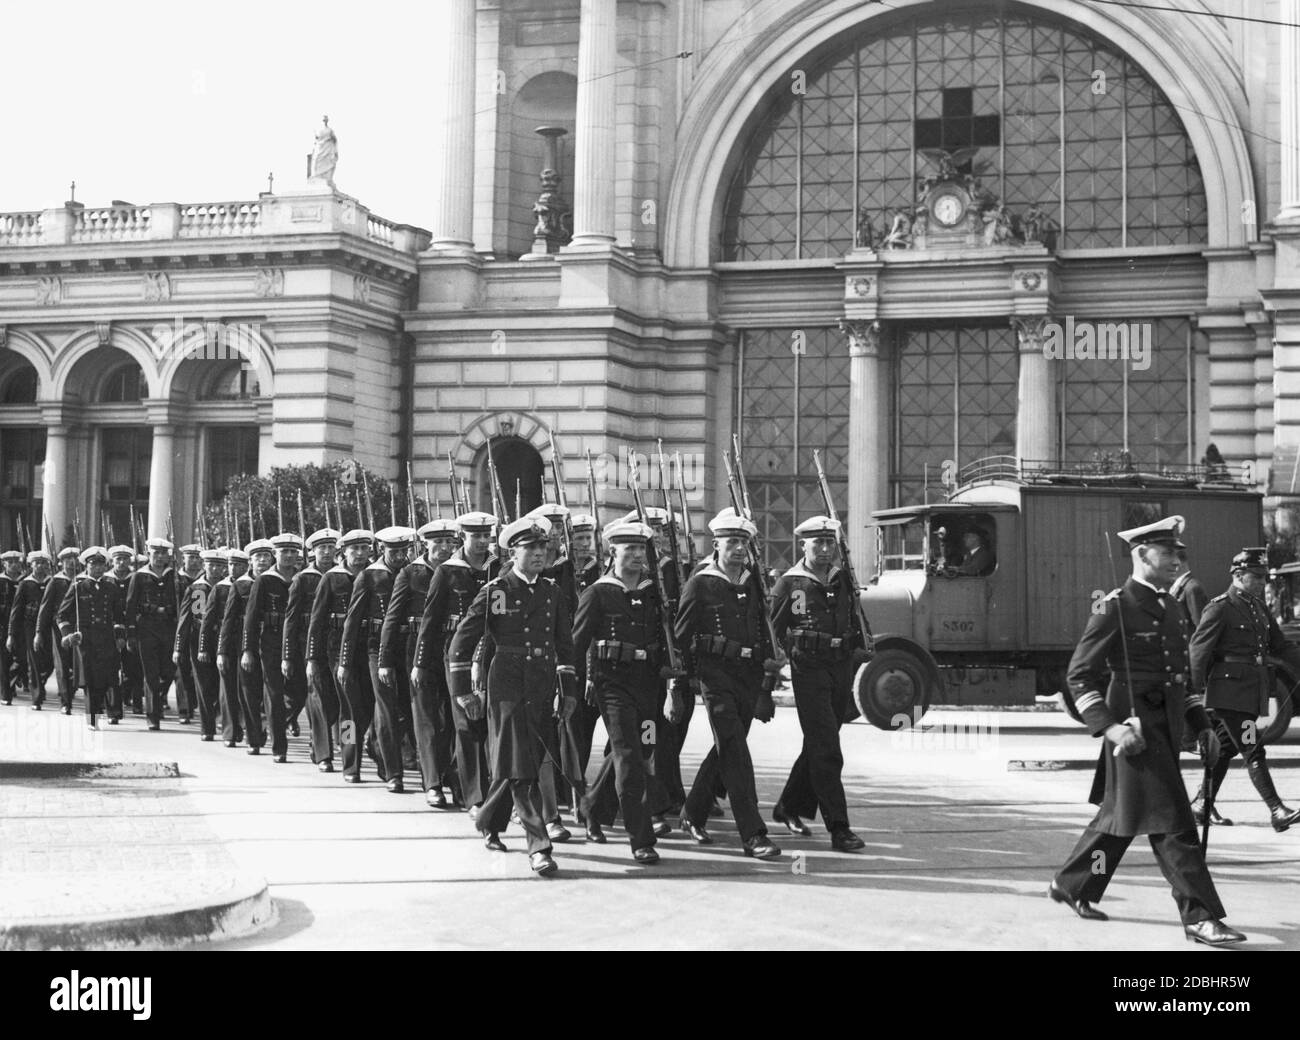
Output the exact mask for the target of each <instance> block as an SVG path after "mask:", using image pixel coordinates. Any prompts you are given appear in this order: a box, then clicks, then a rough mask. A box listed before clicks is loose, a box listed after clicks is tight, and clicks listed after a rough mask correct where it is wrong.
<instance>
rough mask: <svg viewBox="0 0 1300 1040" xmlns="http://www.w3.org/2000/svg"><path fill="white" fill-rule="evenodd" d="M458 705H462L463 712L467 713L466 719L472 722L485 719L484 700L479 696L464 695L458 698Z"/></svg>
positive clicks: (472, 694) (473, 694)
mask: <svg viewBox="0 0 1300 1040" xmlns="http://www.w3.org/2000/svg"><path fill="white" fill-rule="evenodd" d="M456 703H457V704H459V705H460V708H461V711H463V712H464V713H465V718H467V719H469V720H470V721H471V722H475V721H477V720H478V719H481V718H482V717H483V698H482V697H480V696H479V695H478V694H476V693H467V694H462V695H461V696H459V697H457V698H456Z"/></svg>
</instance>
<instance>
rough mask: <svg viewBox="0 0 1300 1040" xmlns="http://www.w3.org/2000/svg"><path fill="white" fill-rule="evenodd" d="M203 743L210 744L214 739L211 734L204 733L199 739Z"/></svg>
mask: <svg viewBox="0 0 1300 1040" xmlns="http://www.w3.org/2000/svg"><path fill="white" fill-rule="evenodd" d="M199 739H200V740H202V741H203V742H204V743H207V744H210V743H212V741H213V740H215V739H216V738H215V737H214V736H213V735H212V734H211V733H204V734H202V735H201V736H200V737H199Z"/></svg>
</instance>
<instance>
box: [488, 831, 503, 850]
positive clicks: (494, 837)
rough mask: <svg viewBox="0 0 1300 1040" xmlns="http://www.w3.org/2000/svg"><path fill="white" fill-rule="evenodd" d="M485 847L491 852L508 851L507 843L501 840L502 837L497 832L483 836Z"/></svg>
mask: <svg viewBox="0 0 1300 1040" xmlns="http://www.w3.org/2000/svg"><path fill="white" fill-rule="evenodd" d="M483 847H484V848H485V849H488V850H489V851H491V852H505V851H506V843H505V842H504V841H502V840H501V835H499V834H497V833H496V832H495V831H492V832H491V833H488V834H484V835H483Z"/></svg>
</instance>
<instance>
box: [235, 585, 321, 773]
mask: <svg viewBox="0 0 1300 1040" xmlns="http://www.w3.org/2000/svg"><path fill="white" fill-rule="evenodd" d="M288 606H289V582H288V581H286V580H285V579H284V577H283V575H281V574H280V572H279V571H278V570H276V568H275V567H268V568H267V569H266V570H265V571H263V572H262V573H261V574H259V575H258V576H257V578H256V579H254V581H253V586H252V589H251V590H250V591H249V593H248V605H247V606H246V607H245V608H244V638H243V643H242V646H241V649H242V650H243V652H244V653H246V654H252V656H253V660H254V661H255V662H257V664H258V666H259V667H260V671H261V676H262V689H261V698H260V701H259V702H258V707H259V708H260V710H261V712H262V714H263V716H264V718H265V720H266V724H267V725H268V726H269V728H270V730H271V754H273V755H275V756H276V757H277V758H279V757H282V756H284V755H287V754H288V753H289V734H288V726H289V706H290V703H291V702H295V701H297V700H298V698H297V694H296V692H295V693H294V694H290V692H289V689H290V687H293V688H294V689H295V691H296V689H297V687H298V686H299V685H301V684H303V683H305V682H306V680H305V678H304V677H303V675H302V674H301V673H297V674H295V676H294V678H293V679H291V680H288V681H286V680H285V678H284V672H283V671H281V669H280V664H281V661H282V658H281V655H282V654H283V652H284V618H285V611H286V609H287V608H288ZM253 700H257V698H253ZM302 700H306V697H305V696H304V697H303V698H302ZM250 717H251V715H250ZM258 722H259V727H260V723H261V720H260V719H259V720H258Z"/></svg>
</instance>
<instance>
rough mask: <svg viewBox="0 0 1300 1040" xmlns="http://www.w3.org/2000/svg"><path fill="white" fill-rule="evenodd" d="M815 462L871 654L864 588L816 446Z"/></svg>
mask: <svg viewBox="0 0 1300 1040" xmlns="http://www.w3.org/2000/svg"><path fill="white" fill-rule="evenodd" d="M813 464H814V465H815V466H816V467H817V486H818V487H819V488H820V489H821V493H822V505H824V506H825V507H826V515H827V516H828V517H830V518H831V520H832V521H834V523H835V526H836V528H837V532H838V533H837V535H836V537H837V539H838V541H839V543H840V566H841V567H843V568H844V573H845V574H846V575H848V579H849V587H850V588H851V589H852V590H853V606H854V612H853V616H854V617H855V618H856V619H857V622H858V634H859V635H860V636H861V637H862V649H863V650H865V651H866V652H867V653H868V654H871V653H872V642H871V622H869V621H868V620H867V611H866V608H865V607H864V606H863V605H862V589H861V587H860V586H859V585H858V578H857V575H856V574H854V572H853V559H852V557H850V556H849V539H848V536H847V535H846V534H845V532H844V526H843V525H842V524H841V523H840V515H839V513H837V512H836V511H835V502H834V500H833V499H832V498H831V485H830V481H828V480H827V479H826V469H825V467H823V466H822V454H821V452H820V451H818V450H817V449H816V448H813Z"/></svg>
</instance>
